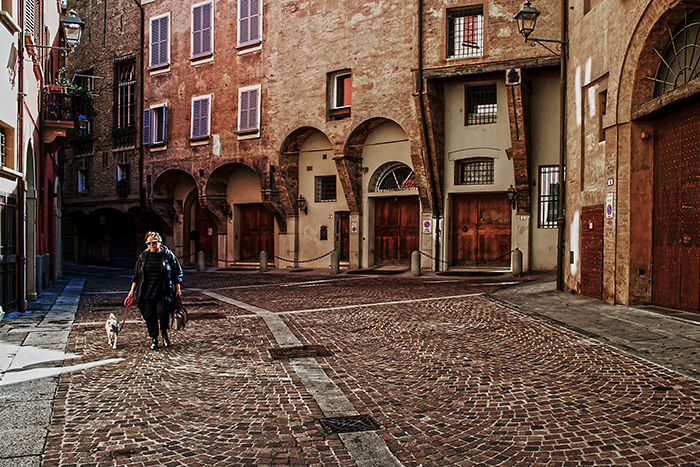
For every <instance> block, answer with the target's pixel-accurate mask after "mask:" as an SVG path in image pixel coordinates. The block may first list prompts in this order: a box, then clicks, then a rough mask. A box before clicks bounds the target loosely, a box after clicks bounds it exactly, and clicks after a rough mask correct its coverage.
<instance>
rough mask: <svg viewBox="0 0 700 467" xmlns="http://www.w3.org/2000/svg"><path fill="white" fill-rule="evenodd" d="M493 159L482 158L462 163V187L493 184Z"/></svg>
mask: <svg viewBox="0 0 700 467" xmlns="http://www.w3.org/2000/svg"><path fill="white" fill-rule="evenodd" d="M493 167H494V163H493V159H491V158H486V157H480V158H477V159H469V160H466V161H462V162H461V163H460V167H459V184H460V185H490V184H493V173H494V169H493Z"/></svg>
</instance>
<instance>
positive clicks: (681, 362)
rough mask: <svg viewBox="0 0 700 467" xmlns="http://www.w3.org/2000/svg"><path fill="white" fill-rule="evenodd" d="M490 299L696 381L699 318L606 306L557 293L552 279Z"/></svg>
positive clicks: (698, 372) (526, 284)
mask: <svg viewBox="0 0 700 467" xmlns="http://www.w3.org/2000/svg"><path fill="white" fill-rule="evenodd" d="M489 296H490V297H491V298H493V299H495V300H498V301H500V302H502V303H504V304H507V305H510V306H512V307H513V308H517V309H519V310H520V311H523V312H525V313H528V314H532V315H537V316H540V317H543V318H545V319H547V320H549V321H551V322H554V323H556V324H558V325H560V326H563V327H565V328H567V329H571V330H573V331H576V332H578V333H581V334H584V335H586V336H588V337H591V338H594V339H596V340H598V341H600V342H603V343H605V344H609V345H612V346H614V347H616V348H618V349H620V350H623V351H625V352H629V353H631V354H633V355H636V356H638V357H642V358H644V359H646V360H649V361H651V362H654V363H656V364H658V365H661V366H663V367H665V368H668V369H670V370H673V371H676V372H678V373H681V374H683V375H685V376H688V377H691V378H694V379H696V380H700V315H698V314H696V313H689V312H683V311H677V310H665V309H659V308H655V307H629V306H624V305H610V304H607V303H603V302H602V301H600V300H596V299H593V298H589V297H584V296H582V295H575V294H572V293H569V292H559V291H557V290H556V280H555V277H554V275H553V274H552V275H549V274H548V275H545V276H543V277H542V278H539V279H538V280H535V281H531V282H524V283H521V284H519V285H515V286H511V287H508V288H505V289H501V290H499V291H496V292H493V293H491V294H490V295H489Z"/></svg>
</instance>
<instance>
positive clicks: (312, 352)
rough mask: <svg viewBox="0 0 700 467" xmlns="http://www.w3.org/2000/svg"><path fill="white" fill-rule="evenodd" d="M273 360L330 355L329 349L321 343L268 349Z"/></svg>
mask: <svg viewBox="0 0 700 467" xmlns="http://www.w3.org/2000/svg"><path fill="white" fill-rule="evenodd" d="M268 352H270V357H272V359H273V360H282V359H285V358H307V357H330V356H331V355H332V354H331V353H330V351H329V350H328V349H327V348H325V347H324V346H322V345H302V346H300V347H285V348H283V349H268Z"/></svg>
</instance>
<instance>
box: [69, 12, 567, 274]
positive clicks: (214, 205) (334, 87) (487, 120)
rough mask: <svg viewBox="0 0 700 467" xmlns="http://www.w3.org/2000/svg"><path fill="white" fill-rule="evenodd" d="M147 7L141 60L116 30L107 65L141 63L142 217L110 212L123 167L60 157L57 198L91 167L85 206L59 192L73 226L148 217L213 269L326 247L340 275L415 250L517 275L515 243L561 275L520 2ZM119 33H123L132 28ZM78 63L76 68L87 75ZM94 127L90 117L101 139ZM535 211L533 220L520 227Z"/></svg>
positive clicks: (534, 62)
mask: <svg viewBox="0 0 700 467" xmlns="http://www.w3.org/2000/svg"><path fill="white" fill-rule="evenodd" d="M543 4H544V5H543V6H544V7H545V8H544V10H545V12H544V13H543V16H544V17H549V19H551V20H552V21H551V27H552V29H554V30H557V28H558V23H557V22H556V21H554V19H555V18H556V15H550V14H549V13H548V11H547V7H552V8H553V9H555V10H556V8H555V7H556V5H555V4H554V2H549V1H547V2H543ZM142 7H143V15H144V16H143V18H144V20H143V26H144V27H143V32H144V44H143V45H144V46H143V48H142V49H135V48H131V46H134V45H135V44H134V42H133V41H131V42H129V40H128V38H134V37H136V36H135V35H133V34H128V35H127V36H128V38H127V37H124V38H122V39H120V41H119V46H120V47H125V49H122V48H119V49H118V50H119V51H120V52H119V53H113V52H112V51H111V49H110V47H108V46H105V47H104V52H103V54H102V55H100V57H101V56H110V59H109V60H106V61H105V63H107V64H109V61H110V60H111V61H112V62H113V61H114V60H115V58H118V57H119V56H120V54H122V53H125V52H126V50H131V51H133V53H135V54H136V55H137V56H138V54H139V52H140V51H142V53H143V64H144V66H143V69H142V71H143V76H144V78H143V100H142V108H141V109H140V112H139V114H138V117H137V120H138V125H139V132H138V139H139V141H137V146H139V144H138V143H140V146H139V147H140V151H141V154H140V157H141V161H142V167H143V172H142V176H141V177H140V179H138V178H136V177H135V178H134V182H136V180H137V179H138V180H139V181H140V183H141V184H142V187H143V190H144V194H143V203H144V204H143V206H141V207H139V206H138V200H137V196H136V192H135V190H132V192H131V194H130V196H129V197H127V201H128V202H124V203H121V204H120V205H118V203H117V202H116V201H118V200H116V199H115V197H114V194H113V192H112V193H111V197H110V192H109V188H108V187H109V186H111V185H110V183H111V181H110V180H109V179H110V177H111V178H112V179H114V178H115V177H114V176H113V174H112V173H113V172H114V168H115V165H116V164H118V162H117V156H116V155H115V152H114V150H113V148H112V149H111V152H110V150H109V147H108V146H109V145H107V146H104V147H103V148H102V149H101V148H100V147H99V146H96V147H95V148H94V149H93V152H92V153H91V154H89V155H87V157H85V158H83V159H84V161H83V162H80V160H81V158H80V155H78V154H76V153H75V151H74V152H73V154H72V155H70V156H69V157H68V158H67V160H66V166H65V167H66V179H67V184H68V180H70V179H72V180H74V181H72V182H70V183H77V180H78V177H77V173H76V171H77V170H84V169H82V167H81V166H80V164H81V163H82V164H92V165H91V166H90V167H92V169H90V168H88V170H89V172H88V173H89V174H90V175H89V177H90V185H89V186H90V188H89V190H90V191H89V193H88V194H87V195H84V197H83V200H82V201H81V200H80V196H78V197H77V198H75V197H74V196H70V198H71V201H70V203H69V202H68V196H67V200H66V202H67V204H70V206H71V207H70V208H66V210H67V211H70V209H74V210H75V213H76V215H75V216H72V217H74V218H75V219H79V218H82V217H85V216H87V217H90V216H93V217H94V216H95V213H98V211H99V210H100V209H107V208H109V209H111V208H117V210H118V211H120V212H121V213H125V212H130V213H132V215H133V217H134V219H136V220H137V221H138V222H140V224H138V225H137V228H141V230H143V228H145V227H146V225H152V224H154V223H155V220H156V219H157V220H158V222H159V223H160V226H159V228H160V229H162V230H163V231H164V233H165V235H166V239H167V242H168V244H169V245H171V246H173V247H174V248H175V251H176V252H177V253H178V254H179V255H181V256H182V257H183V259H185V261H194V260H195V255H196V253H197V252H198V251H203V252H205V255H206V257H207V261H208V263H209V264H212V265H216V266H225V265H231V264H233V263H234V262H240V261H246V260H250V259H252V258H254V259H255V260H257V255H258V253H259V252H260V250H263V249H264V250H266V251H268V252H269V253H270V255H271V257H272V256H273V255H274V262H275V264H276V265H277V266H278V267H289V266H298V265H302V264H304V265H309V266H312V267H326V266H327V265H328V264H329V258H328V255H329V254H330V252H331V251H333V250H335V251H338V253H339V255H340V259H341V261H342V262H344V263H345V264H347V265H348V266H349V267H351V268H360V267H369V266H373V265H377V264H388V263H407V262H408V261H409V258H410V254H411V252H412V251H414V250H420V251H422V252H423V253H425V255H426V256H427V257H429V258H432V259H431V260H425V258H424V267H428V266H430V267H434V268H436V269H446V268H449V267H460V266H474V265H479V264H482V263H483V262H484V261H490V260H493V259H496V258H500V260H498V261H496V263H494V264H495V265H500V266H504V267H509V265H510V259H509V257H508V256H509V253H510V251H511V250H512V249H514V248H516V247H518V248H519V249H520V250H521V251H523V252H524V254H525V256H524V258H525V261H524V263H525V268H526V269H527V268H536V269H551V268H553V267H554V264H555V257H554V254H553V252H554V249H555V245H556V241H555V240H556V238H555V237H556V234H555V229H551V228H550V227H552V225H551V219H548V215H549V216H550V217H551V210H552V207H553V206H555V204H556V199H552V197H551V193H550V192H553V191H556V190H555V188H554V187H556V186H557V185H556V184H557V183H558V179H557V178H556V177H557V174H552V173H550V172H546V177H545V178H542V179H539V178H538V177H540V168H541V167H545V166H546V167H550V166H552V165H555V164H556V161H557V154H558V152H557V142H558V130H557V128H558V120H557V118H556V115H557V113H558V96H557V89H558V86H557V85H558V77H557V75H556V71H557V70H558V63H559V62H558V58H557V57H553V56H552V55H551V54H549V53H548V52H547V51H546V50H543V49H536V48H531V47H528V46H526V45H525V44H523V40H522V38H521V37H520V36H519V35H518V34H517V31H516V28H515V24H514V21H513V16H514V15H515V13H516V12H517V10H518V8H519V7H520V5H519V3H516V2H510V1H509V2H500V3H484V4H472V3H467V4H465V3H463V2H456V1H451V0H450V1H448V0H442V1H429V0H426V1H416V2H402V1H398V0H391V1H386V2H381V3H379V4H376V5H374V4H357V3H356V2H350V1H343V2H337V1H333V2H331V1H314V2H306V3H303V4H301V3H300V2H298V1H292V0H288V1H281V2H258V1H254V0H239V1H237V2H236V5H235V7H234V8H231V7H230V5H228V4H227V5H225V6H224V5H223V4H221V3H220V2H217V1H216V0H212V1H204V2H196V3H192V4H191V5H187V7H186V8H185V7H183V6H182V5H180V4H175V3H173V2H168V1H154V2H146V3H144V4H143V6H142ZM129 8H130V6H129V5H126V3H125V4H124V5H123V9H125V11H126V10H127V9H128V10H129V11H131V9H129ZM90 10H91V11H93V9H92V8H91V9H90ZM97 10H98V9H97V8H96V9H94V11H95V13H94V14H95V15H98V13H97ZM136 11H137V12H138V10H136ZM125 14H131V13H125ZM115 18H116V17H115ZM113 21H115V23H114V24H112V25H110V26H109V27H110V28H115V31H119V30H120V29H119V27H123V25H125V24H135V21H132V22H127V21H126V20H121V22H117V20H116V19H113ZM110 30H111V29H110ZM105 37H106V39H104V43H105V44H106V43H107V42H108V41H109V40H110V38H113V37H115V34H107V35H106V36H105ZM129 44H131V46H130V45H129ZM115 45H116V44H115ZM95 46H97V44H96V45H95ZM89 58H90V56H89V55H85V56H83V58H82V59H81V58H79V57H77V61H75V62H73V71H78V69H79V68H81V67H80V66H77V65H76V64H78V63H80V64H81V65H82V68H83V69H87V66H88V63H89V62H90V63H92V62H94V63H95V67H96V66H97V63H98V62H97V61H95V60H94V58H93V59H92V60H89ZM80 60H82V62H81V61H80ZM106 68H107V66H106ZM104 73H106V72H102V73H96V74H104ZM85 74H87V73H85ZM508 76H510V78H508ZM105 81H106V80H105ZM138 83H139V84H137V86H138V85H140V83H141V81H138ZM109 102H110V100H109V99H106V100H105V101H104V103H103V104H102V105H104V106H105V107H106V106H107V105H108V104H109ZM111 102H114V101H113V100H112V101H111ZM105 124H106V123H104V122H103V123H100V121H99V117H98V119H96V121H95V122H94V124H93V128H94V130H93V131H96V128H97V127H98V126H102V125H105ZM101 131H103V130H101ZM99 139H100V136H99V135H96V137H95V144H96V145H97V143H98V141H99ZM106 139H107V140H109V138H106ZM138 149H139V148H135V149H133V154H134V156H133V157H135V158H136V160H138V155H137V154H138ZM128 157H131V156H127V159H125V160H129V161H133V159H128ZM105 161H106V162H105ZM110 164H112V165H110ZM131 164H133V162H131ZM105 169H106V170H105ZM98 173H100V175H98ZM131 173H132V174H133V173H134V171H133V170H132V172H131ZM93 174H95V175H93ZM99 176H105V177H107V178H106V179H105V181H104V182H102V181H100V179H96V178H94V177H99ZM540 181H543V183H544V186H545V187H546V189H545V190H544V191H543V190H542V189H541V188H540V185H541V184H540V183H539V182H540ZM533 182H534V184H533ZM511 185H512V186H513V187H514V188H515V189H517V191H518V196H517V199H516V205H517V209H516V210H513V209H512V208H511V205H510V203H509V201H508V198H507V197H506V190H507V189H508V188H509V187H510V186H511ZM93 186H94V188H93ZM132 188H133V186H132ZM68 190H70V188H68V187H67V188H66V191H68ZM73 192H77V188H73ZM132 196H133V198H132ZM547 196H549V198H547ZM542 200H544V201H542ZM141 208H143V209H141ZM129 209H130V210H131V211H129ZM78 212H80V214H78ZM540 212H544V215H543V219H544V220H543V222H542V223H539V224H538V222H536V221H534V220H533V221H531V220H530V218H531V215H539V213H540ZM535 213H537V214H535ZM103 215H104V214H103ZM117 218H119V216H117ZM107 219H109V216H107V215H105V216H104V220H103V221H102V222H103V223H102V224H101V225H107V224H108V223H109V221H108V220H107ZM95 220H97V221H98V222H100V221H99V218H95V219H94V220H93V222H94V221H95ZM76 225H77V224H76ZM105 229H107V230H109V226H108V227H105ZM79 231H80V228H78V229H77V230H76V236H75V238H78V239H79V240H78V241H77V243H78V245H77V249H76V251H78V253H77V255H78V256H77V257H76V259H79V257H80V255H81V254H82V253H80V252H81V251H86V248H85V245H82V244H80V242H81V241H82V242H84V240H80V237H81V234H80V233H79ZM105 248H106V247H105ZM88 256H90V255H88ZM91 256H92V258H93V260H95V259H100V258H101V259H102V260H103V261H104V259H105V257H106V256H107V254H105V255H102V256H101V257H100V255H99V254H94V253H93V254H91ZM431 262H432V264H430V263H431Z"/></svg>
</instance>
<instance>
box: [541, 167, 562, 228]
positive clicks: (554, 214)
mask: <svg viewBox="0 0 700 467" xmlns="http://www.w3.org/2000/svg"><path fill="white" fill-rule="evenodd" d="M538 204H539V215H538V220H537V227H538V228H540V229H556V228H557V219H558V217H559V166H557V165H543V166H540V173H539V203H538Z"/></svg>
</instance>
